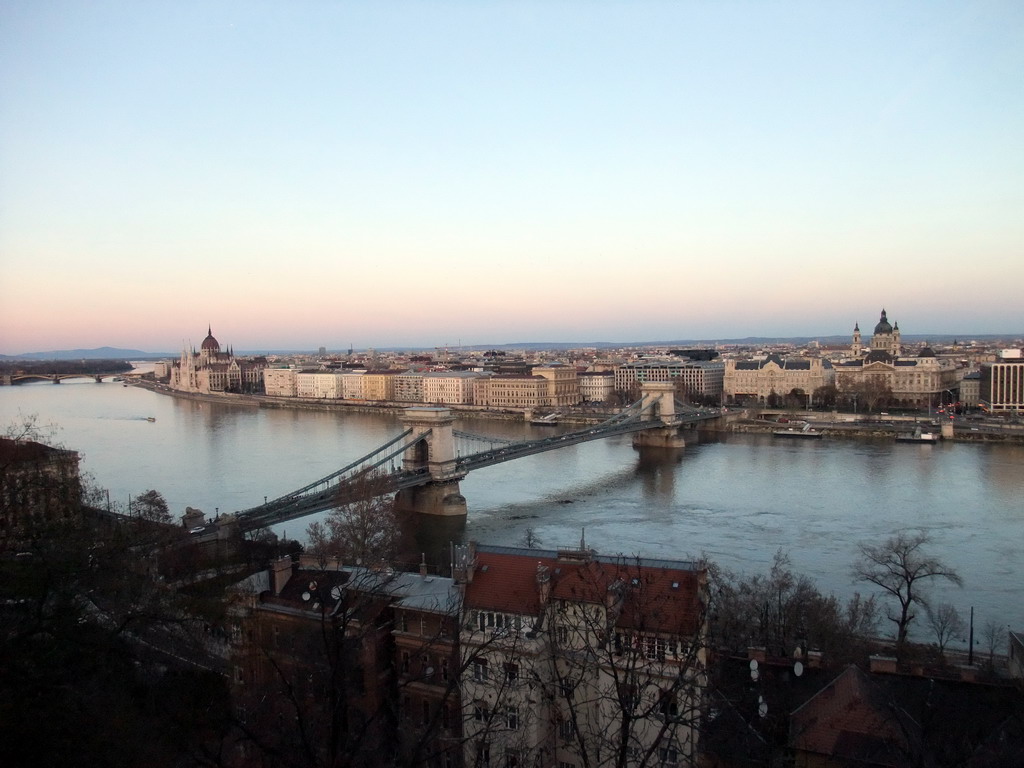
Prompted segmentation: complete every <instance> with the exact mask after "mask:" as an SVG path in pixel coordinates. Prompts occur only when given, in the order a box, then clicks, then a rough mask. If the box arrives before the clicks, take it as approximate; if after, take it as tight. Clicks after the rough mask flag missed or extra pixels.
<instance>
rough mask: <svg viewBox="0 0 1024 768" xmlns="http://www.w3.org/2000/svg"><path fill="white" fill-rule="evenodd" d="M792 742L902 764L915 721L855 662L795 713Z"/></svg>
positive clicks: (874, 762) (881, 763) (838, 755)
mask: <svg viewBox="0 0 1024 768" xmlns="http://www.w3.org/2000/svg"><path fill="white" fill-rule="evenodd" d="M791 728H792V732H793V747H794V748H795V749H798V750H801V751H804V752H813V753H816V754H820V755H827V756H830V757H835V758H839V759H841V760H854V761H857V762H858V763H863V764H865V765H877V766H899V765H902V764H903V760H904V758H905V754H904V752H905V749H906V746H907V733H908V732H913V731H914V730H916V724H915V723H914V721H913V720H912V719H911V718H910V716H909V715H907V714H906V712H904V711H903V710H902V709H899V708H898V707H896V705H895V704H894V703H892V702H890V701H887V700H886V698H885V696H884V693H883V692H882V691H881V690H880V689H879V688H878V687H877V686H876V685H875V684H874V683H872V682H871V680H869V679H868V678H867V676H866V675H865V673H864V672H862V671H860V670H859V669H857V668H856V667H853V666H851V667H848V668H847V669H846V671H844V672H843V673H842V674H841V675H839V677H837V678H836V679H835V680H833V681H832V682H831V683H829V684H828V685H827V686H825V687H824V688H822V689H821V691H819V692H818V693H817V694H815V695H814V697H812V698H811V699H809V700H808V701H807V702H806V703H805V704H804V705H803V706H802V707H800V708H799V709H798V710H797V711H796V712H794V713H793V716H792V720H791Z"/></svg>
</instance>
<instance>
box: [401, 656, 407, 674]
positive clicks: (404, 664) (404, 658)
mask: <svg viewBox="0 0 1024 768" xmlns="http://www.w3.org/2000/svg"><path fill="white" fill-rule="evenodd" d="M402 672H403V673H405V674H408V673H409V652H408V651H402Z"/></svg>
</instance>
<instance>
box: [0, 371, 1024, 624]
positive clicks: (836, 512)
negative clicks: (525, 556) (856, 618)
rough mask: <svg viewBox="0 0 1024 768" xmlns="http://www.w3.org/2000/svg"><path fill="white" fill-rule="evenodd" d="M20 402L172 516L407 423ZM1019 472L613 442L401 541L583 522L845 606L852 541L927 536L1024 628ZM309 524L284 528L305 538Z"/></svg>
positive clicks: (549, 458) (767, 448) (175, 404)
mask: <svg viewBox="0 0 1024 768" xmlns="http://www.w3.org/2000/svg"><path fill="white" fill-rule="evenodd" d="M19 410H20V411H22V412H23V413H38V414H39V417H40V422H42V423H47V422H54V423H57V424H59V425H60V426H61V428H62V430H61V433H60V435H59V440H60V441H61V442H63V443H64V444H65V445H67V446H69V447H72V448H74V449H76V450H79V451H80V452H81V454H82V456H83V462H82V466H83V469H84V470H86V471H91V472H93V473H94V474H95V475H96V477H97V480H98V481H99V483H100V485H102V486H104V487H108V488H110V492H111V496H112V498H114V499H115V500H122V501H123V500H126V499H127V497H128V496H130V495H136V494H138V493H141V492H143V491H145V490H146V489H148V488H155V489H157V490H159V491H161V493H163V494H164V495H165V497H166V498H167V499H168V501H169V503H170V504H171V508H172V512H173V513H175V514H181V512H182V511H183V510H184V508H185V506H186V505H188V506H193V507H198V508H201V509H203V510H205V511H207V512H209V513H211V514H212V513H213V512H214V510H215V509H217V508H219V509H220V511H221V513H224V512H226V511H230V510H237V509H244V508H247V507H251V506H255V505H257V504H260V503H262V502H263V498H264V496H270V497H271V498H273V497H275V496H279V495H281V494H283V493H286V492H289V491H292V490H294V489H296V488H299V487H302V486H304V485H306V484H307V483H309V482H311V481H313V480H315V479H316V478H319V477H323V476H325V475H327V474H329V473H331V472H333V471H335V470H336V469H338V468H339V467H341V466H343V465H344V464H347V463H348V462H350V461H353V460H355V459H357V458H359V457H361V456H363V455H365V454H366V453H368V452H369V451H370V450H371V449H373V448H374V447H376V446H378V445H381V444H382V443H384V442H385V441H387V440H388V439H390V438H392V437H394V436H396V435H397V434H398V433H399V432H400V431H401V425H400V422H399V420H398V418H397V417H396V416H394V415H390V414H387V415H386V414H377V413H359V412H344V413H334V412H322V411H299V410H291V409H257V408H248V407H232V406H228V405H220V404H209V403H205V402H204V403H198V402H193V401H187V400H177V399H174V398H170V397H165V396H161V395H157V394H153V393H150V392H147V391H144V390H139V389H136V388H134V387H121V386H120V385H119V384H113V383H109V382H105V383H103V384H96V383H95V382H93V381H91V380H82V381H81V382H80V383H65V384H62V385H60V386H54V385H53V384H50V383H45V382H44V383H39V384H30V385H21V386H18V387H0V423H2V424H9V423H10V422H12V421H17V420H18V412H19ZM147 416H153V417H155V418H156V421H155V422H146V421H145V417H147ZM457 427H458V428H459V429H460V430H465V431H468V432H473V433H477V434H488V435H494V436H498V437H503V438H505V439H510V440H521V439H524V438H526V437H536V436H550V435H552V434H559V432H560V431H566V430H568V429H571V428H568V427H566V428H559V427H555V428H539V427H531V426H530V425H528V424H525V423H523V422H522V421H491V420H486V419H479V418H465V419H459V420H458V422H457ZM1022 466H1024V447H1022V446H1016V445H1015V446H1006V445H988V444H985V445H973V444H961V443H957V444H942V445H937V446H917V445H900V444H894V443H891V442H887V441H873V442H860V441H857V440H830V439H827V438H826V439H823V440H815V441H792V442H784V441H780V440H773V439H772V437H771V436H770V435H728V436H712V437H708V436H702V438H701V440H700V441H698V442H689V441H688V444H687V446H686V448H685V449H683V451H682V452H681V453H680V454H679V455H677V456H671V457H666V456H665V455H664V454H663V455H662V456H654V455H653V454H647V453H644V452H640V453H638V452H637V451H635V450H634V449H633V448H632V446H631V441H630V438H629V437H615V438H607V439H605V440H601V441H596V442H591V443H585V444H581V445H577V446H573V447H569V448H564V449H561V450H558V451H556V452H552V453H547V454H542V455H537V456H530V457H526V458H523V459H519V460H516V461H513V462H508V463H506V464H501V465H497V466H494V467H489V468H487V469H483V470H479V471H476V472H473V473H471V474H470V475H469V477H467V478H466V479H465V480H464V481H463V482H462V483H461V489H462V493H463V495H465V497H466V499H467V501H468V507H469V518H468V520H462V521H459V522H456V521H453V520H451V519H450V518H449V519H444V518H430V519H428V520H406V521H404V522H403V528H404V530H403V549H404V550H405V551H406V552H407V554H408V556H410V557H411V558H412V559H413V560H414V561H415V562H417V563H418V562H419V553H421V552H425V553H427V557H428V563H429V564H431V565H432V567H442V566H444V564H445V563H446V562H447V560H448V558H449V555H448V553H447V547H448V544H449V542H450V541H453V540H460V539H464V538H466V537H472V538H475V539H478V540H480V541H486V542H488V543H495V544H507V545H518V544H521V543H522V541H523V539H524V536H525V532H526V529H527V528H531V529H533V531H534V534H535V535H536V536H538V537H539V538H540V540H541V543H542V545H543V546H545V547H557V546H561V545H575V544H576V543H578V542H579V540H580V532H581V529H583V528H585V529H586V538H587V543H588V544H589V545H591V546H594V547H596V548H598V549H600V550H601V551H604V552H610V553H616V552H622V553H625V554H632V553H642V554H645V555H648V556H652V557H662V556H664V557H685V556H690V555H698V554H700V553H701V552H708V553H710V554H711V555H712V556H714V557H715V558H716V559H717V560H719V561H720V562H722V563H723V564H724V565H726V566H729V567H732V568H735V569H737V570H745V571H751V570H756V569H762V568H765V567H767V566H768V564H769V563H770V561H771V558H772V556H773V555H774V553H775V551H776V550H777V549H779V548H782V549H785V550H787V551H788V552H789V553H790V555H791V558H792V561H793V566H794V569H795V570H797V571H799V572H801V573H806V574H807V575H809V576H811V577H812V578H814V579H815V580H816V581H817V582H818V584H819V586H820V587H821V588H822V589H824V590H825V591H833V592H835V593H837V594H838V595H841V596H844V595H848V594H849V593H850V592H851V591H852V590H853V589H854V588H855V586H854V585H853V584H852V583H851V579H850V577H849V564H850V562H851V561H852V559H853V557H854V556H855V553H856V545H857V543H858V542H860V541H863V540H869V541H870V540H875V541H877V540H879V539H881V538H883V537H885V536H887V535H889V534H890V533H891V532H892V531H894V530H896V529H899V528H908V527H920V528H924V529H926V530H928V531H930V532H931V533H932V536H933V538H934V540H935V544H934V546H935V550H936V552H937V553H938V554H940V555H941V556H943V557H944V558H945V559H946V560H947V561H948V562H949V563H950V565H952V566H953V567H955V568H957V569H958V570H959V571H960V572H961V574H962V575H963V576H964V579H965V582H966V583H965V587H964V589H963V590H955V589H953V590H947V591H943V592H941V593H940V592H937V593H936V594H935V598H936V599H939V600H943V601H949V602H953V603H954V604H955V605H957V607H958V608H961V609H966V608H968V607H969V606H970V605H974V606H975V607H976V609H977V611H976V612H977V615H978V616H979V617H987V616H999V617H1001V619H1000V620H1001V621H1004V622H1006V623H1010V624H1012V625H1013V626H1018V627H1024V602H1022V601H1021V600H1020V594H1019V590H1020V586H1019V581H1020V580H1019V576H1018V574H1019V573H1020V572H1021V571H1022V570H1024V507H1022V505H1021V503H1020V499H1021V497H1022V496H1024V473H1022V472H1021V471H1020V468H1021V467H1022ZM309 522H310V520H309V519H307V520H297V521H292V522H290V523H288V524H287V526H283V527H282V528H281V530H279V531H278V533H279V534H282V533H287V535H288V536H290V537H292V538H302V537H303V532H304V531H305V529H306V526H307V525H308V523H309ZM413 523H415V524H413ZM860 588H862V589H863V587H862V586H861V587H860ZM981 620H982V621H983V620H984V618H982V619H981Z"/></svg>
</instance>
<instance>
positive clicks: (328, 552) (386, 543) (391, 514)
mask: <svg viewBox="0 0 1024 768" xmlns="http://www.w3.org/2000/svg"><path fill="white" fill-rule="evenodd" d="M384 482H385V481H384V478H383V476H382V475H380V474H378V473H373V472H370V473H367V474H364V475H362V476H360V477H359V478H357V479H356V480H354V481H352V482H351V483H347V484H345V485H344V486H342V488H341V489H340V490H339V492H338V496H337V502H338V506H337V507H336V508H335V509H332V510H331V511H330V512H329V513H328V514H327V517H326V519H325V520H324V521H323V522H319V521H318V522H313V523H310V525H309V526H308V527H307V528H306V536H307V537H308V539H309V542H310V551H311V552H312V553H313V554H315V555H316V556H317V557H318V558H320V559H321V560H324V559H325V558H330V557H340V558H341V559H342V560H343V561H344V562H347V563H357V564H364V565H372V564H375V563H390V562H391V561H392V560H393V559H394V556H395V553H396V549H397V547H398V538H399V527H398V519H397V517H396V516H395V502H394V495H393V494H390V493H387V492H386V486H385V485H384Z"/></svg>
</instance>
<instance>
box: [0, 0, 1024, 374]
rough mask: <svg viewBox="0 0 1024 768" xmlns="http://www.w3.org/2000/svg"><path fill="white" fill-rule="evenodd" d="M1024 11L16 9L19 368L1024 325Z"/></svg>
mask: <svg viewBox="0 0 1024 768" xmlns="http://www.w3.org/2000/svg"><path fill="white" fill-rule="evenodd" d="M1022 35H1024V5H1022V4H1020V3H1018V2H941V1H940V2H904V3H897V4H893V3H891V2H864V3H828V2H826V3H813V4H809V3H803V2H787V1H785V0H783V1H782V2H776V3H706V2H679V3H664V2H628V3H627V2H607V3H599V4H582V3H575V2H565V3H547V2H493V3H484V4H473V3H437V4H434V3H425V4H424V3H384V4H376V3H375V4H366V3H349V2H337V3H312V2H310V3H303V2H299V3H238V2H227V1H225V2H198V1H197V2H183V3H166V2H148V1H147V0H141V1H133V2H127V1H126V0H125V1H122V2H110V1H108V2H103V1H102V0H101V1H100V2H90V3H79V2H70V1H67V2H60V1H59V0H58V1H57V2H51V3H34V2H10V3H4V4H2V5H0V104H2V118H0V353H3V354H17V353H21V352H29V351H37V350H50V349H68V348H79V347H82V348H91V347H97V346H103V345H111V346H118V347H127V348H137V349H143V350H152V351H168V350H176V349H179V348H180V347H181V346H182V344H183V343H188V342H190V341H191V342H192V343H196V344H198V342H199V341H201V339H202V337H203V336H204V335H205V332H206V327H207V323H210V324H212V326H213V331H214V334H215V335H216V336H217V337H218V339H219V340H220V341H221V342H222V343H225V344H233V345H234V347H235V348H236V349H240V350H244V349H257V348H260V349H311V348H316V347H318V346H321V345H323V346H326V347H328V348H331V349H339V348H346V347H348V346H349V345H350V344H353V345H354V346H356V347H357V348H365V347H378V348H380V347H394V346H399V347H401V346H407V347H433V346H444V345H451V346H454V345H456V344H459V343H461V344H464V345H469V344H502V343H511V342H524V341H576V342H580V343H585V342H588V341H613V342H614V341H640V340H651V341H655V340H669V339H680V338H696V339H702V338H706V339H718V338H735V337H743V336H752V335H758V336H796V335H800V336H815V335H836V334H843V335H845V334H849V333H850V331H852V328H853V324H854V322H858V321H859V322H860V324H861V327H862V328H864V327H868V328H870V327H871V326H872V325H873V324H874V322H875V321H876V320H877V317H878V312H879V311H880V309H881V308H882V307H885V308H886V309H887V310H889V313H890V318H891V319H895V320H898V321H899V323H900V327H901V329H902V330H903V331H904V333H908V334H929V333H932V334H939V333H943V334H962V335H970V334H981V333H1006V334H1024V313H1022V311H1021V300H1020V295H1021V292H1022V288H1024V141H1022V140H1021V137H1022V136H1024V85H1022V82H1024V81H1022V80H1021V77H1020V73H1021V72H1022V71H1024V36H1022Z"/></svg>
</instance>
